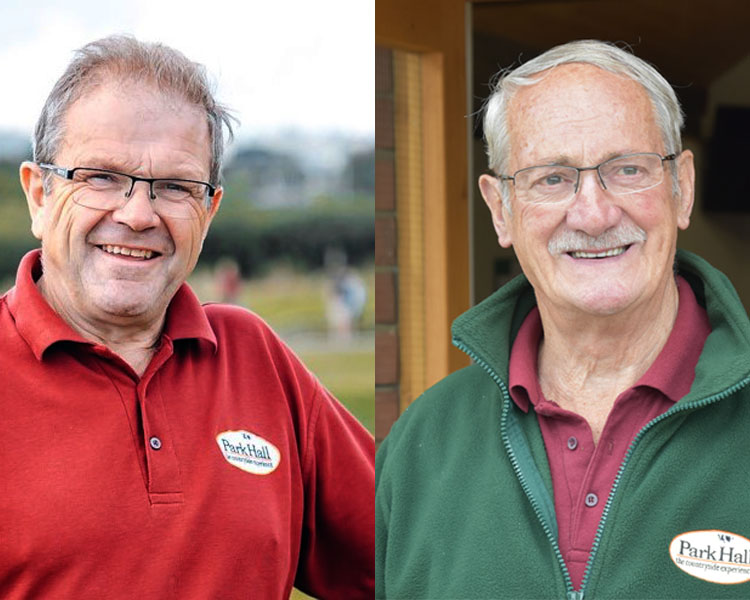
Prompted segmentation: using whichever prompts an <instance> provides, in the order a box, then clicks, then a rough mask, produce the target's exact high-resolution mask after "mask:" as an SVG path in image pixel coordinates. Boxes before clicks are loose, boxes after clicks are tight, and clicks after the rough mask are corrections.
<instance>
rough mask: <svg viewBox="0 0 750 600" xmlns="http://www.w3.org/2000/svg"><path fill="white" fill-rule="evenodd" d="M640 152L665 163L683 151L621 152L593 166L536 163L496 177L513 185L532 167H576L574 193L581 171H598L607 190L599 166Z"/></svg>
mask: <svg viewBox="0 0 750 600" xmlns="http://www.w3.org/2000/svg"><path fill="white" fill-rule="evenodd" d="M640 154H651V155H653V156H658V157H659V158H660V159H661V162H662V165H663V164H664V161H666V160H674V159H676V158H677V157H678V156H679V155H680V154H681V153H673V154H667V155H666V156H662V155H661V154H659V153H658V152H632V153H630V154H621V155H620V156H613V157H612V158H608V159H607V160H604V161H602V162H600V163H599V164H598V165H594V166H593V167H574V166H572V165H560V164H557V163H550V164H546V165H534V166H532V167H524V168H523V169H518V171H516V172H515V173H513V175H496V176H495V177H496V178H497V179H499V180H500V181H512V182H513V185H515V184H516V176H517V175H518V174H519V173H521V172H523V171H529V170H531V169H538V168H539V167H565V168H566V169H575V170H576V171H578V173H577V174H576V185H575V187H574V188H573V193H574V194H577V193H578V185H579V184H580V183H581V171H596V174H597V175H598V176H599V183H601V184H602V188H604V189H605V190H606V189H607V184H605V183H604V179H603V178H602V172H601V171H600V170H599V168H600V167H601V166H602V165H605V164H607V163H608V162H610V161H613V160H620V159H621V158H628V157H629V156H638V155H640Z"/></svg>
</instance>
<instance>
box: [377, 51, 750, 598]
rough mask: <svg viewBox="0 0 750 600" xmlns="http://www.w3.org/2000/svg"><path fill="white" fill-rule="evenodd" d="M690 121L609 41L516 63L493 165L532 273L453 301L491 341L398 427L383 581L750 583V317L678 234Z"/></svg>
mask: <svg viewBox="0 0 750 600" xmlns="http://www.w3.org/2000/svg"><path fill="white" fill-rule="evenodd" d="M682 125H683V117H682V112H681V109H680V106H679V104H678V101H677V98H676V96H675V93H674V91H673V89H672V87H671V86H670V85H669V83H668V82H667V81H666V80H665V79H664V78H663V77H662V76H661V75H660V74H659V73H658V72H657V71H656V70H655V69H654V68H653V67H652V66H650V65H649V64H647V63H646V62H644V61H643V60H641V59H639V58H637V57H635V56H634V55H633V54H631V53H630V52H627V51H625V50H623V49H620V48H618V47H616V46H614V45H611V44H607V43H604V42H599V41H593V40H584V41H578V42H571V43H569V44H565V45H562V46H558V47H556V48H553V49H551V50H549V51H547V52H545V53H543V54H541V55H540V56H538V57H537V58H535V59H533V60H530V61H529V62H527V63H526V64H523V65H521V66H519V67H518V68H516V69H515V70H512V71H508V72H504V73H502V75H501V77H500V78H499V80H498V83H497V85H496V86H495V87H494V90H493V93H492V95H491V97H490V99H489V101H488V103H487V107H486V113H485V119H484V133H485V139H486V142H487V149H488V155H489V166H490V168H491V169H492V171H493V174H492V175H489V174H487V175H483V176H482V177H480V180H479V186H480V189H481V192H482V196H483V197H484V200H485V202H486V203H487V205H488V207H489V209H490V212H491V215H492V223H493V225H494V228H495V231H496V234H497V238H498V242H499V243H500V245H501V246H503V247H511V246H512V247H513V249H514V251H515V253H516V256H517V258H518V261H519V263H520V265H521V268H522V270H523V275H522V276H520V277H518V278H516V279H515V280H513V281H511V282H510V283H508V284H506V285H504V286H503V287H502V288H500V289H499V290H498V291H497V292H495V293H494V294H493V295H492V296H490V297H489V298H488V299H487V300H485V301H483V302H481V303H480V304H478V305H477V306H475V307H474V308H472V309H470V310H469V311H468V312H466V313H464V314H463V315H461V316H460V317H459V318H458V319H457V320H456V321H455V322H454V324H453V330H452V331H453V341H454V344H455V345H456V346H457V347H459V348H460V349H461V350H463V351H464V352H466V353H467V354H468V355H469V356H470V357H471V358H472V359H473V361H474V364H473V365H472V366H469V367H467V368H465V369H463V370H461V371H458V372H456V373H454V374H452V375H450V376H449V377H447V378H446V379H444V380H443V381H442V382H439V383H438V384H437V385H436V386H434V387H432V388H431V389H429V390H428V391H426V392H425V393H424V395H423V396H422V397H421V398H420V399H418V400H417V401H416V402H414V403H413V404H412V405H411V406H410V407H409V409H408V410H407V411H406V412H405V413H404V414H403V415H402V416H401V418H400V419H399V420H398V422H397V423H396V424H395V425H394V426H393V428H392V429H391V432H390V435H389V436H388V437H387V438H386V440H385V441H384V442H383V444H382V445H381V447H380V450H379V452H378V457H377V466H376V472H377V491H376V582H377V583H376V596H377V597H388V598H431V599H434V598H513V599H519V598H568V599H569V600H582V599H585V598H592V599H593V598H639V599H642V598H679V599H685V598H700V599H703V598H718V597H722V598H730V597H731V598H748V597H750V541H749V540H748V539H747V538H748V537H750V522H749V521H748V518H747V515H748V512H750V495H748V493H747V488H748V484H750V480H749V479H748V470H747V468H746V463H747V460H748V458H750V446H749V445H748V428H749V427H750V392H748V390H749V389H750V388H748V383H750V322H748V318H747V315H746V313H745V310H744V307H743V306H742V304H741V303H740V300H739V298H738V296H737V293H736V292H735V290H734V288H733V287H732V285H731V284H730V282H729V281H728V280H727V278H726V277H725V276H724V275H723V274H722V273H720V272H719V271H717V270H716V269H714V268H713V267H712V266H710V265H709V264H708V263H706V262H705V261H704V260H702V259H701V258H699V257H697V256H695V255H693V254H690V253H688V252H684V251H678V250H676V244H677V235H678V230H681V229H685V228H687V227H688V225H689V223H690V216H691V211H692V209H693V199H694V167H693V154H692V152H691V151H690V150H683V148H682V140H681V129H682Z"/></svg>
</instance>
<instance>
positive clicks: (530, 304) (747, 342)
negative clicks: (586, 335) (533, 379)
mask: <svg viewBox="0 0 750 600" xmlns="http://www.w3.org/2000/svg"><path fill="white" fill-rule="evenodd" d="M675 270H676V272H677V273H679V275H680V276H682V277H683V278H684V279H685V280H686V281H687V283H688V284H689V285H690V288H691V289H692V291H693V293H694V294H695V298H696V300H697V302H698V304H699V306H701V307H703V308H705V310H706V312H707V314H708V321H709V323H710V327H711V333H710V334H709V336H708V338H707V339H706V343H705V344H704V346H703V351H702V353H701V355H700V358H699V360H698V364H697V365H696V367H695V380H694V381H693V386H692V387H691V388H690V392H689V394H688V395H687V396H686V397H685V398H684V399H683V400H681V402H690V401H691V400H695V399H702V398H708V397H712V396H714V395H721V394H724V393H726V392H727V391H728V390H731V389H733V388H734V386H743V385H746V384H747V383H748V382H749V381H750V321H749V320H748V317H747V312H746V311H745V308H744V306H743V305H742V302H741V301H740V299H739V296H738V295H737V292H736V291H735V289H734V287H733V286H732V284H731V282H730V281H729V280H728V279H727V277H726V275H724V274H723V273H721V272H720V271H718V270H717V269H715V268H714V267H712V266H711V265H710V264H709V263H708V262H706V261H705V260H703V259H702V258H700V257H699V256H696V255H695V254H693V253H691V252H687V251H685V250H677V254H676V257H675ZM535 305H536V299H535V297H534V290H533V289H532V287H531V285H530V284H529V282H528V280H527V279H526V277H525V276H524V275H519V276H518V277H516V278H515V279H513V280H511V281H510V282H509V283H507V284H505V285H504V286H502V287H501V288H500V289H499V290H497V291H496V292H495V293H494V294H492V295H491V296H489V297H488V298H486V299H485V300H483V301H482V302H480V303H479V304H477V305H476V306H474V307H472V308H470V309H469V310H468V311H466V312H465V313H463V314H462V315H459V316H458V317H457V318H456V320H455V321H454V322H453V327H452V329H451V331H452V334H453V344H454V345H455V346H457V347H458V348H459V349H461V350H463V351H464V352H466V353H467V354H468V355H469V356H470V357H471V358H472V359H473V361H474V362H475V363H477V364H479V365H480V366H481V367H482V368H483V369H484V370H485V371H486V372H487V373H488V374H489V375H490V376H491V377H493V379H495V380H496V381H497V382H498V383H499V384H500V386H501V388H504V387H505V385H506V384H507V382H508V380H509V378H508V375H509V372H508V371H509V369H508V366H509V362H510V353H511V348H512V345H513V341H514V340H515V338H516V335H517V334H518V331H519V329H520V328H521V325H522V323H523V321H524V319H525V318H526V316H527V315H528V314H529V312H530V311H531V310H532V309H533V308H534V306H535Z"/></svg>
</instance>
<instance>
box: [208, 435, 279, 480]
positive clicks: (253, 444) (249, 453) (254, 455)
mask: <svg viewBox="0 0 750 600" xmlns="http://www.w3.org/2000/svg"><path fill="white" fill-rule="evenodd" d="M216 443H217V444H218V445H219V450H221V453H222V454H223V455H224V458H225V459H226V461H227V462H228V463H229V464H230V465H232V466H234V467H237V468H238V469H242V470H243V471H246V472H248V473H253V474H254V475H268V474H269V473H272V472H273V471H275V470H276V467H278V466H279V463H280V462H281V453H280V452H279V449H278V448H277V447H276V446H274V445H273V444H272V443H271V442H269V441H268V440H264V439H263V438H262V437H260V436H258V435H255V434H254V433H250V432H249V431H222V432H221V433H220V434H219V435H217V436H216Z"/></svg>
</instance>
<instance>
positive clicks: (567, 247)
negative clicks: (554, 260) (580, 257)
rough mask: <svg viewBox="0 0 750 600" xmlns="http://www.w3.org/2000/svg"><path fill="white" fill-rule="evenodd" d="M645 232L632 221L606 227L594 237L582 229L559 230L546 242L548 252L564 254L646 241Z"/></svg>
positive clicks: (619, 246)
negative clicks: (610, 227)
mask: <svg viewBox="0 0 750 600" xmlns="http://www.w3.org/2000/svg"><path fill="white" fill-rule="evenodd" d="M647 237H648V236H647V235H646V232H645V231H644V230H643V229H641V228H640V227H638V226H637V225H634V224H632V223H629V224H623V225H620V226H618V227H615V228H613V229H608V230H607V231H605V232H604V233H602V234H601V235H598V236H596V237H594V236H590V235H588V234H586V233H583V232H582V231H570V230H565V231H560V232H559V233H557V234H555V236H554V237H553V238H552V239H551V240H550V241H549V243H548V244H547V249H548V250H549V252H550V254H553V255H554V254H566V253H568V252H576V251H585V250H589V251H596V250H609V249H611V248H621V247H623V246H629V245H631V244H637V243H639V242H641V243H643V242H645V241H646V238H647Z"/></svg>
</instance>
